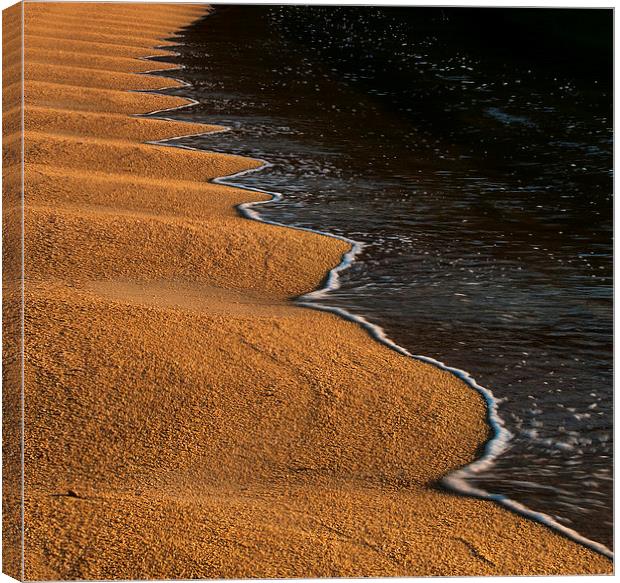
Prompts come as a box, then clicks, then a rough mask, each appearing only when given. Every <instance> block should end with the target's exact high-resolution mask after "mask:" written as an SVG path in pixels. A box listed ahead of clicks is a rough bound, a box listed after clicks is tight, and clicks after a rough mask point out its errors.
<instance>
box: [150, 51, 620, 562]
mask: <svg viewBox="0 0 620 583" xmlns="http://www.w3.org/2000/svg"><path fill="white" fill-rule="evenodd" d="M179 46H180V45H179ZM175 54H177V55H178V53H175ZM145 59H149V57H145ZM182 69H183V67H182V66H181V67H179V70H182ZM166 70H168V71H169V70H170V69H162V70H159V71H166ZM157 72H158V70H157V69H155V70H153V71H148V72H146V73H144V74H149V75H150V74H155V75H156V74H157ZM172 79H174V80H175V81H178V82H179V83H183V84H184V85H185V86H187V87H189V86H191V84H190V83H187V82H185V81H183V80H181V79H177V78H174V77H173V78H172ZM165 89H166V88H165V87H164V88H162V89H161V90H165ZM186 99H188V100H189V101H190V103H188V104H187V105H182V106H179V107H174V108H172V109H165V110H162V111H161V112H151V113H150V114H148V115H155V114H157V113H166V111H174V110H177V109H184V108H186V107H192V106H194V105H196V104H197V103H198V102H197V101H195V100H193V99H191V98H186ZM157 117H158V119H170V120H172V121H174V120H173V119H172V118H166V117H162V116H157ZM190 123H191V122H190ZM228 131H231V128H229V127H226V126H222V128H221V129H218V130H214V131H211V132H206V133H198V134H185V135H180V136H174V137H170V138H165V139H163V140H158V141H155V142H149V143H152V144H155V145H164V146H169V147H173V148H174V147H176V148H184V149H187V150H193V151H197V152H210V150H203V149H200V148H193V147H191V146H185V145H183V144H167V143H166V142H169V141H172V140H180V139H183V138H188V137H193V136H200V135H203V136H207V135H210V134H215V133H223V132H228ZM214 153H215V152H214ZM253 160H255V161H258V162H260V163H261V164H262V166H259V167H257V168H250V169H248V170H241V171H239V172H237V173H236V174H232V175H229V176H222V177H218V178H213V179H212V180H211V182H212V183H214V184H222V185H228V186H232V187H235V188H239V189H241V190H247V191H249V192H258V193H261V194H265V195H268V196H270V197H271V198H270V199H268V200H261V201H251V202H246V203H241V204H239V205H238V206H237V209H238V210H239V212H240V214H241V215H242V216H244V217H246V218H247V219H248V220H253V221H258V222H261V223H265V224H269V225H274V226H278V227H283V228H288V229H295V230H300V231H305V232H309V233H315V234H318V235H322V236H326V237H331V238H334V239H337V240H339V241H344V242H345V243H347V244H348V245H350V249H349V251H347V252H346V253H344V254H343V256H342V260H341V262H340V263H339V264H338V265H336V266H335V267H333V268H332V269H331V270H330V271H329V272H328V274H327V276H326V277H325V280H324V283H323V285H322V286H321V287H318V288H317V289H315V290H312V291H309V292H306V293H304V294H302V295H300V296H299V297H296V298H293V300H292V301H293V302H294V304H295V305H298V306H301V307H305V308H309V309H313V310H319V311H326V312H330V313H334V314H336V315H338V316H340V317H341V318H344V319H345V320H347V321H350V322H354V323H356V324H359V325H360V326H361V327H362V328H364V329H365V330H366V331H367V332H368V334H369V336H370V337H371V338H372V339H373V340H375V341H377V342H380V343H382V344H384V345H386V346H388V347H389V348H391V349H392V350H394V351H396V352H397V353H399V354H401V355H403V356H406V357H409V358H413V359H415V360H418V361H420V362H424V363H427V364H430V365H432V366H434V367H436V368H438V369H440V370H443V371H446V372H449V373H451V374H453V375H454V376H455V377H456V378H458V379H459V380H461V381H463V382H464V383H465V384H466V385H467V386H468V387H469V388H470V389H473V390H474V391H476V392H478V393H480V394H481V395H482V396H483V398H484V400H485V402H486V405H487V422H488V424H489V426H490V427H491V430H492V433H493V434H492V436H491V437H490V438H489V439H488V440H487V441H486V442H485V443H484V445H483V448H482V449H483V451H482V455H480V456H479V457H477V458H475V459H473V460H472V461H471V462H470V463H468V464H467V465H465V466H463V467H461V468H457V469H456V470H452V471H451V472H450V473H448V474H446V475H445V476H443V477H442V478H441V479H440V480H439V484H441V485H442V486H443V487H445V488H447V489H448V490H449V491H452V492H454V493H456V494H461V495H464V496H470V497H475V498H478V499H481V500H488V501H490V502H494V503H496V504H499V505H500V506H503V507H505V508H507V509H508V510H511V511H513V512H515V513H516V514H518V515H519V516H523V517H524V518H528V519H531V520H534V521H535V522H538V523H540V524H542V525H544V526H546V527H548V528H550V529H552V530H555V531H557V532H559V533H560V534H562V535H563V536H566V537H567V538H568V539H569V540H572V541H574V542H576V543H578V544H581V545H583V546H585V547H587V548H589V549H592V550H593V551H595V552H597V553H600V554H601V555H603V556H604V557H607V558H608V559H610V560H613V558H614V553H613V551H612V550H611V549H609V548H608V547H607V546H606V545H604V544H602V543H599V542H597V541H595V540H592V539H589V538H587V537H585V536H583V535H582V534H580V533H579V532H578V531H576V530H573V529H571V528H569V527H567V526H564V525H562V524H561V523H559V522H558V521H556V520H555V519H554V518H552V517H551V516H550V515H549V514H546V513H545V512H538V511H535V510H532V509H530V508H529V507H527V506H525V505H524V504H521V503H519V502H517V501H515V500H512V499H511V498H509V497H508V496H505V495H503V494H495V493H493V492H489V491H486V490H483V489H480V488H476V487H473V486H471V485H469V484H468V483H467V478H468V477H469V476H471V475H472V474H475V473H476V470H475V469H476V468H478V467H482V466H484V467H487V466H488V465H492V464H493V462H494V460H496V459H497V458H498V456H499V455H501V453H502V452H503V451H504V450H505V448H506V447H507V446H508V444H509V442H510V439H511V438H512V434H511V433H510V431H508V430H507V429H506V427H505V424H504V421H503V419H502V418H501V416H500V415H499V412H498V409H497V399H496V397H495V395H494V394H493V392H492V391H491V390H490V389H488V388H486V387H484V386H482V385H480V384H479V383H478V382H477V381H476V379H475V378H474V377H473V376H472V375H471V374H470V373H469V372H467V371H465V370H462V369H459V368H455V367H452V366H450V365H447V364H445V363H444V362H442V361H439V360H437V359H435V358H432V357H430V356H426V355H422V354H413V353H411V352H410V351H409V350H407V349H406V348H404V347H402V346H400V345H398V344H396V343H395V342H394V341H393V340H392V339H391V338H390V337H389V336H387V334H386V332H385V330H384V329H383V328H382V327H381V326H379V325H377V324H373V323H371V322H369V321H368V320H367V319H366V318H365V317H364V316H359V315H357V314H353V313H352V312H349V311H347V310H345V309H343V308H338V307H335V306H330V305H328V304H319V303H313V301H312V300H315V299H318V298H323V297H325V296H326V295H327V293H328V292H329V291H331V290H334V289H338V288H339V286H340V283H339V273H340V272H341V271H343V270H345V269H346V268H348V267H350V266H351V265H352V264H353V262H354V261H355V257H356V256H357V255H358V254H359V253H360V252H361V251H362V249H363V248H364V246H365V245H364V243H361V242H359V241H355V240H353V239H349V238H347V237H344V236H341V235H335V234H332V233H328V232H326V231H320V230H317V229H312V228H309V227H298V226H292V225H287V224H285V223H280V222H277V221H269V220H267V219H264V218H262V217H261V215H260V213H259V212H256V211H254V210H253V208H254V207H257V206H260V205H262V204H266V203H270V202H273V201H280V200H282V199H283V198H284V196H283V195H282V194H281V193H279V192H272V191H268V190H264V189H261V188H257V187H250V186H247V185H243V184H240V183H235V182H233V180H234V179H235V178H237V177H239V176H243V175H245V174H248V173H254V172H260V171H262V170H264V169H265V168H269V167H271V166H273V164H272V163H271V162H268V161H267V160H264V159H262V158H253Z"/></svg>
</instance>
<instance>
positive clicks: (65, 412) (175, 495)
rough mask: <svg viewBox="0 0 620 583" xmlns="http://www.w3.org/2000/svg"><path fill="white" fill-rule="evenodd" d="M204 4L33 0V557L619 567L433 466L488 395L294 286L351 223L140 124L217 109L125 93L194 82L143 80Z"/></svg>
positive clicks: (49, 574) (377, 568) (187, 571)
mask: <svg viewBox="0 0 620 583" xmlns="http://www.w3.org/2000/svg"><path fill="white" fill-rule="evenodd" d="M206 12H207V8H206V6H204V5H182V4H174V5H170V4H169V5H165V4H152V5H149V4H140V5H137V4H136V5H132V4H124V3H123V4H103V3H102V4H79V3H67V4H60V3H39V4H38V3H26V5H25V15H26V20H25V50H26V65H25V78H26V83H25V96H26V111H25V125H26V152H25V160H26V168H25V179H26V187H25V271H26V308H25V310H26V347H25V354H26V366H25V397H26V401H25V409H26V434H25V462H26V469H25V485H26V489H25V517H26V531H25V576H26V578H27V579H114V578H124V579H130V578H157V579H167V578H178V577H182V578H205V577H209V578H213V577H287V576H290V577H314V576H388V575H473V574H477V575H483V574H488V575H491V574H496V575H498V574H502V575H506V574H551V573H553V574H559V573H608V572H610V571H611V569H612V564H611V563H610V561H608V560H607V559H605V558H603V557H602V556H600V555H598V554H596V553H594V552H591V551H590V550H588V549H586V548H584V547H582V546H580V545H577V544H575V543H573V542H571V541H569V540H567V539H565V538H564V537H562V536H560V535H558V534H556V533H554V532H552V531H550V530H548V529H547V528H545V527H543V526H541V525H539V524H536V523H533V522H531V521H528V520H525V519H523V518H521V517H519V516H517V515H515V514H512V513H511V512H508V511H506V510H504V509H502V508H499V507H498V506H496V505H494V504H492V503H489V502H485V501H480V500H474V499H467V498H462V497H458V496H455V495H452V494H450V493H446V492H442V491H440V490H438V489H436V488H434V486H433V484H434V482H435V481H436V480H438V479H439V478H440V477H441V476H442V475H444V474H445V473H446V472H448V471H450V470H452V469H454V468H457V467H459V466H461V465H463V464H465V463H467V462H469V461H470V460H472V459H473V458H474V457H475V455H476V451H477V449H478V448H479V447H480V446H481V445H482V444H483V443H484V441H485V440H486V438H487V437H488V428H487V425H486V424H485V406H484V403H483V401H482V399H481V397H480V396H479V395H478V394H477V393H475V392H474V391H472V390H471V389H470V388H468V387H467V386H466V385H465V384H463V383H462V382H461V381H459V380H457V379H456V378H454V377H452V376H451V375H449V374H447V373H445V372H442V371H439V370H436V369H435V368H433V367H431V366H428V365H425V364H422V363H419V362H416V361H414V360H412V359H408V358H405V357H402V356H400V355H398V354H396V353H394V352H393V351H391V350H389V349H388V348H386V347H384V346H383V345H380V344H378V343H377V342H374V341H372V340H371V339H370V338H369V337H368V336H367V334H366V333H365V332H364V331H363V330H362V329H361V328H359V327H358V326H356V325H355V324H352V323H349V322H346V321H344V320H342V319H339V318H337V317H336V316H333V315H330V314H327V313H320V312H316V311H312V310H308V309H303V308H299V307H296V306H294V305H293V304H292V303H291V302H290V301H289V298H291V297H293V296H296V295H298V294H300V293H302V292H305V291H308V290H311V289H314V288H316V287H317V286H319V285H320V282H321V281H322V280H323V278H324V276H325V274H326V272H327V271H328V270H329V269H330V268H332V267H333V266H334V265H336V264H337V263H338V262H339V261H340V257H341V254H342V253H343V252H344V251H345V250H346V247H345V245H344V243H342V242H340V241H336V240H334V239H330V238H326V237H323V236H320V235H314V234H311V233H305V232H300V231H295V230H292V229H285V228H278V227H275V226H269V225H265V224H261V223H258V222H254V221H249V220H246V219H243V218H241V217H239V216H238V215H237V213H236V212H235V210H234V205H236V204H239V203H240V202H242V201H248V200H258V199H259V197H258V196H257V195H256V194H255V193H250V192H246V191H242V190H238V189H235V188H229V187H224V186H218V185H214V184H210V183H208V181H209V179H211V178H214V177H216V176H222V175H226V174H230V173H233V172H237V171H239V170H241V169H245V168H252V167H256V166H257V165H258V162H256V161H253V160H250V159H244V158H240V157H236V156H226V155H222V154H208V153H198V152H190V151H184V150H179V149H173V148H166V147H162V146H153V145H147V144H144V142H145V141H147V140H155V139H162V138H164V137H168V136H174V135H179V134H191V133H197V132H200V131H209V130H210V129H213V128H212V127H209V126H196V125H189V124H183V123H172V122H163V121H158V120H148V119H139V118H135V117H131V116H130V114H137V113H144V112H148V111H150V110H156V109H157V110H159V109H162V108H167V107H174V106H177V105H180V104H182V103H185V101H184V100H182V99H180V98H175V97H163V96H157V95H152V94H139V93H131V92H129V90H136V89H153V88H155V87H160V86H169V85H171V82H170V81H169V80H168V79H162V78H157V77H154V76H145V75H136V74H134V73H136V72H141V71H145V70H148V69H151V68H153V64H152V63H145V62H144V61H140V60H138V59H137V58H138V57H141V56H146V55H152V54H155V53H158V54H162V53H163V51H161V50H159V51H156V50H155V49H153V47H154V46H157V45H163V44H166V42H165V40H164V39H167V38H169V37H170V36H171V35H172V34H173V33H174V31H175V30H177V29H179V28H180V27H182V26H184V25H187V24H189V23H191V22H192V21H194V20H195V19H197V18H200V17H202V16H203V15H205V14H206ZM9 40H10V39H7V40H6V43H7V47H8V46H9ZM168 44H170V43H168ZM158 66H159V65H158V64H156V65H155V68H157V67H158ZM164 66H165V65H161V67H162V68H163V67H164ZM6 91H7V92H10V91H11V89H10V88H7V89H6ZM7 94H8V93H7ZM11 115H13V118H12V119H15V112H13V113H11V112H10V111H9V112H5V118H7V119H9V118H10V116H11ZM8 140H9V141H7V142H6V143H7V144H9V143H10V136H9V138H8ZM8 463H15V460H13V461H12V462H11V460H9V462H8Z"/></svg>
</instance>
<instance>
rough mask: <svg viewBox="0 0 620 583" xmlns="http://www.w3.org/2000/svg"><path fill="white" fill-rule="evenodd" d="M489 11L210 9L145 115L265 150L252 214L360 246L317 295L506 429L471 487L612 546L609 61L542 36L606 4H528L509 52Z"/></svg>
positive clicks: (212, 140) (220, 144) (595, 20)
mask: <svg viewBox="0 0 620 583" xmlns="http://www.w3.org/2000/svg"><path fill="white" fill-rule="evenodd" d="M403 10H404V12H403ZM528 13H529V15H528ZM510 14H512V16H514V18H512V19H506V18H504V17H503V16H501V17H498V16H497V12H496V11H488V10H485V11H482V12H481V11H478V12H477V14H476V15H475V16H474V17H473V18H472V13H471V11H469V12H467V11H463V10H455V9H444V10H439V9H424V8H417V9H414V8H409V9H390V8H359V7H358V8H329V7H323V8H318V7H311V8H308V7H293V6H288V7H278V6H251V7H250V6H236V7H232V6H231V7H226V6H218V7H217V10H216V11H215V13H214V14H212V15H211V16H209V17H207V18H206V19H205V20H203V21H201V22H200V23H197V24H195V25H194V26H192V27H190V28H188V29H187V30H186V31H185V32H184V33H183V35H182V38H181V39H180V40H181V41H182V42H183V43H184V45H183V46H181V47H179V49H178V50H179V53H180V54H179V56H178V58H176V59H175V60H176V62H178V63H180V64H183V65H184V67H185V69H184V70H182V71H175V72H174V73H171V76H174V77H179V78H182V79H184V80H185V81H187V82H189V83H191V85H192V86H191V87H188V88H182V89H174V90H168V91H166V92H167V93H170V94H181V95H185V96H190V97H192V98H194V99H196V100H197V101H198V102H199V103H198V104H197V105H196V106H194V107H192V108H190V109H180V110H177V111H175V112H171V113H167V114H166V115H167V116H168V117H175V118H178V119H187V120H193V121H200V122H206V123H216V124H222V125H226V126H229V127H231V128H232V131H230V132H227V133H220V134H214V135H212V136H199V137H193V138H185V139H183V140H181V142H180V143H182V144H185V145H189V146H192V147H196V148H201V149H206V150H216V151H222V152H233V153H237V154H243V155H247V156H252V157H257V158H261V159H264V160H268V161H269V162H270V163H271V164H272V165H271V166H270V167H268V168H266V169H265V170H263V171H261V172H256V173H251V174H248V175H245V176H243V177H240V178H238V179H235V182H237V183H242V184H245V185H247V186H250V187H253V188H259V189H264V190H268V191H271V192H279V193H282V194H283V195H284V196H283V198H282V200H281V201H278V202H273V203H268V204H266V205H261V206H260V214H261V216H262V217H263V218H265V219H266V220H270V221H277V222H281V223H286V224H289V225H296V226H302V227H308V228H312V229H318V230H321V231H326V232H329V233H333V234H337V235H342V236H345V237H348V238H350V239H353V240H355V241H359V242H362V243H364V245H365V246H364V249H363V251H362V252H361V254H360V255H359V256H358V257H357V258H356V261H355V262H354V263H353V265H352V266H351V267H350V268H349V269H347V270H346V271H344V272H343V273H342V274H341V287H340V288H339V289H338V290H334V291H332V292H330V293H329V294H328V295H327V297H325V298H323V299H321V300H320V301H321V302H322V303H324V304H327V305H330V306H336V307H341V308H344V309H346V310H348V311H349V312H352V313H354V314H359V315H362V316H364V317H365V318H366V319H367V320H369V321H370V322H372V323H374V324H377V325H379V326H381V327H382V328H383V329H384V330H385V331H386V333H387V335H388V336H389V337H390V338H391V339H393V340H394V341H395V342H396V343H397V344H399V345H401V346H403V347H405V348H406V349H407V350H409V351H411V352H412V353H414V354H424V355H428V356H430V357H433V358H436V359H438V360H441V361H443V362H445V363H447V364H448V365H450V366H454V367H457V368H460V369H464V370H466V371H469V372H470V373H471V374H472V375H473V376H474V377H475V378H476V379H477V381H478V382H479V383H480V384H481V385H483V386H485V387H488V388H489V389H490V390H492V391H493V393H494V395H495V396H496V397H497V398H498V400H499V405H498V407H499V413H500V415H501V417H502V418H503V419H504V422H505V424H506V426H507V428H508V429H509V431H510V432H511V433H512V434H513V438H512V440H511V441H510V443H509V445H508V447H507V448H506V450H505V451H504V452H503V453H502V454H501V456H500V457H499V458H498V459H497V460H496V462H495V463H494V464H493V465H492V466H491V467H489V468H487V469H485V470H484V471H483V472H481V473H479V474H477V475H476V476H471V477H470V478H469V479H470V480H471V482H472V485H473V486H474V487H479V488H482V489H484V490H487V491H490V492H494V493H500V494H503V495H506V496H509V497H510V498H511V499H514V500H516V501H518V502H519V503H522V504H525V505H526V506H528V507H529V508H531V509H534V510H536V511H541V512H545V513H547V514H549V515H550V516H552V517H553V518H554V519H556V520H557V521H558V522H559V523H561V524H563V525H565V526H567V527H569V528H571V529H575V530H577V531H578V532H579V533H581V534H582V535H584V536H586V537H588V538H590V539H592V540H595V541H598V542H601V543H603V544H605V545H608V546H610V547H611V545H612V453H613V443H612V442H613V435H612V364H613V363H612V309H613V305H612V285H613V281H612V277H613V273H612V269H613V268H612V228H613V224H612V174H611V170H612V129H611V126H612V101H611V99H612V98H611V81H610V72H611V68H610V66H608V65H609V63H608V60H606V55H607V52H604V50H605V47H604V46H603V48H601V46H599V45H597V42H599V41H600V40H601V39H600V38H599V37H601V36H604V35H594V36H593V38H594V39H595V40H594V41H593V40H592V38H590V37H589V38H580V39H576V37H575V35H574V34H572V35H571V34H568V35H567V36H565V37H562V36H561V30H562V29H563V26H561V25H562V24H564V28H567V29H568V33H571V29H570V26H569V25H570V24H571V23H573V24H574V23H575V22H579V23H582V24H583V23H585V24H588V23H589V24H588V26H589V25H592V26H596V25H598V24H599V23H600V21H601V19H603V21H605V18H611V16H606V15H605V14H604V13H603V12H600V11H599V13H598V14H593V11H580V14H578V15H577V13H576V12H575V11H572V13H571V12H569V11H564V10H561V11H558V10H555V11H542V12H541V11H538V13H537V15H542V16H541V18H538V19H537V20H536V19H535V22H537V23H538V25H539V27H540V26H543V25H544V30H542V32H541V33H540V34H539V35H538V36H537V33H536V30H537V29H536V27H534V32H532V31H531V30H530V29H528V34H529V35H530V36H529V37H528V38H529V40H528V43H527V47H523V46H522V43H521V41H520V40H518V39H519V38H521V36H522V35H521V34H520V32H521V29H520V28H519V27H522V26H524V25H529V24H531V23H532V22H534V20H533V18H535V17H537V15H532V11H524V10H521V11H515V10H509V11H504V12H503V15H510ZM607 14H608V15H609V14H610V12H607ZM576 15H577V16H576ZM575 16H576V18H575ZM558 19H559V21H560V26H557V23H556V20H558ZM562 19H564V21H562ZM605 22H606V21H605ZM524 23H525V24H524ZM528 23H529V24H528ZM550 23H555V25H554V26H555V28H554V26H551V24H550ZM474 25H475V26H474ZM588 26H582V27H581V29H585V30H586V31H587V30H588ZM552 29H553V30H552ZM550 30H552V32H553V31H555V33H557V34H555V33H554V34H555V36H554V34H551V33H550V32H549V31H550ZM558 31H559V32H558ZM543 33H544V34H543ZM547 33H549V34H547ZM511 34H512V36H510V35H511ZM532 35H533V36H532ZM558 35H559V36H558ZM505 37H507V38H505ZM549 37H551V41H552V42H553V46H550V45H549V44H548V42H551V41H549ZM569 37H570V38H571V39H573V40H570V41H568V40H567V38H569ZM511 39H512V40H511ZM515 39H516V40H515ZM537 39H538V40H537ZM575 39H576V40H575ZM603 40H604V39H603ZM546 43H547V44H546ZM489 46H492V50H489ZM515 46H516V47H518V48H519V50H515ZM521 49H522V50H521ZM601 55H603V57H602V58H601ZM163 60H170V59H169V58H168V57H167V58H165V59H163ZM455 430H458V428H455Z"/></svg>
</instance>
